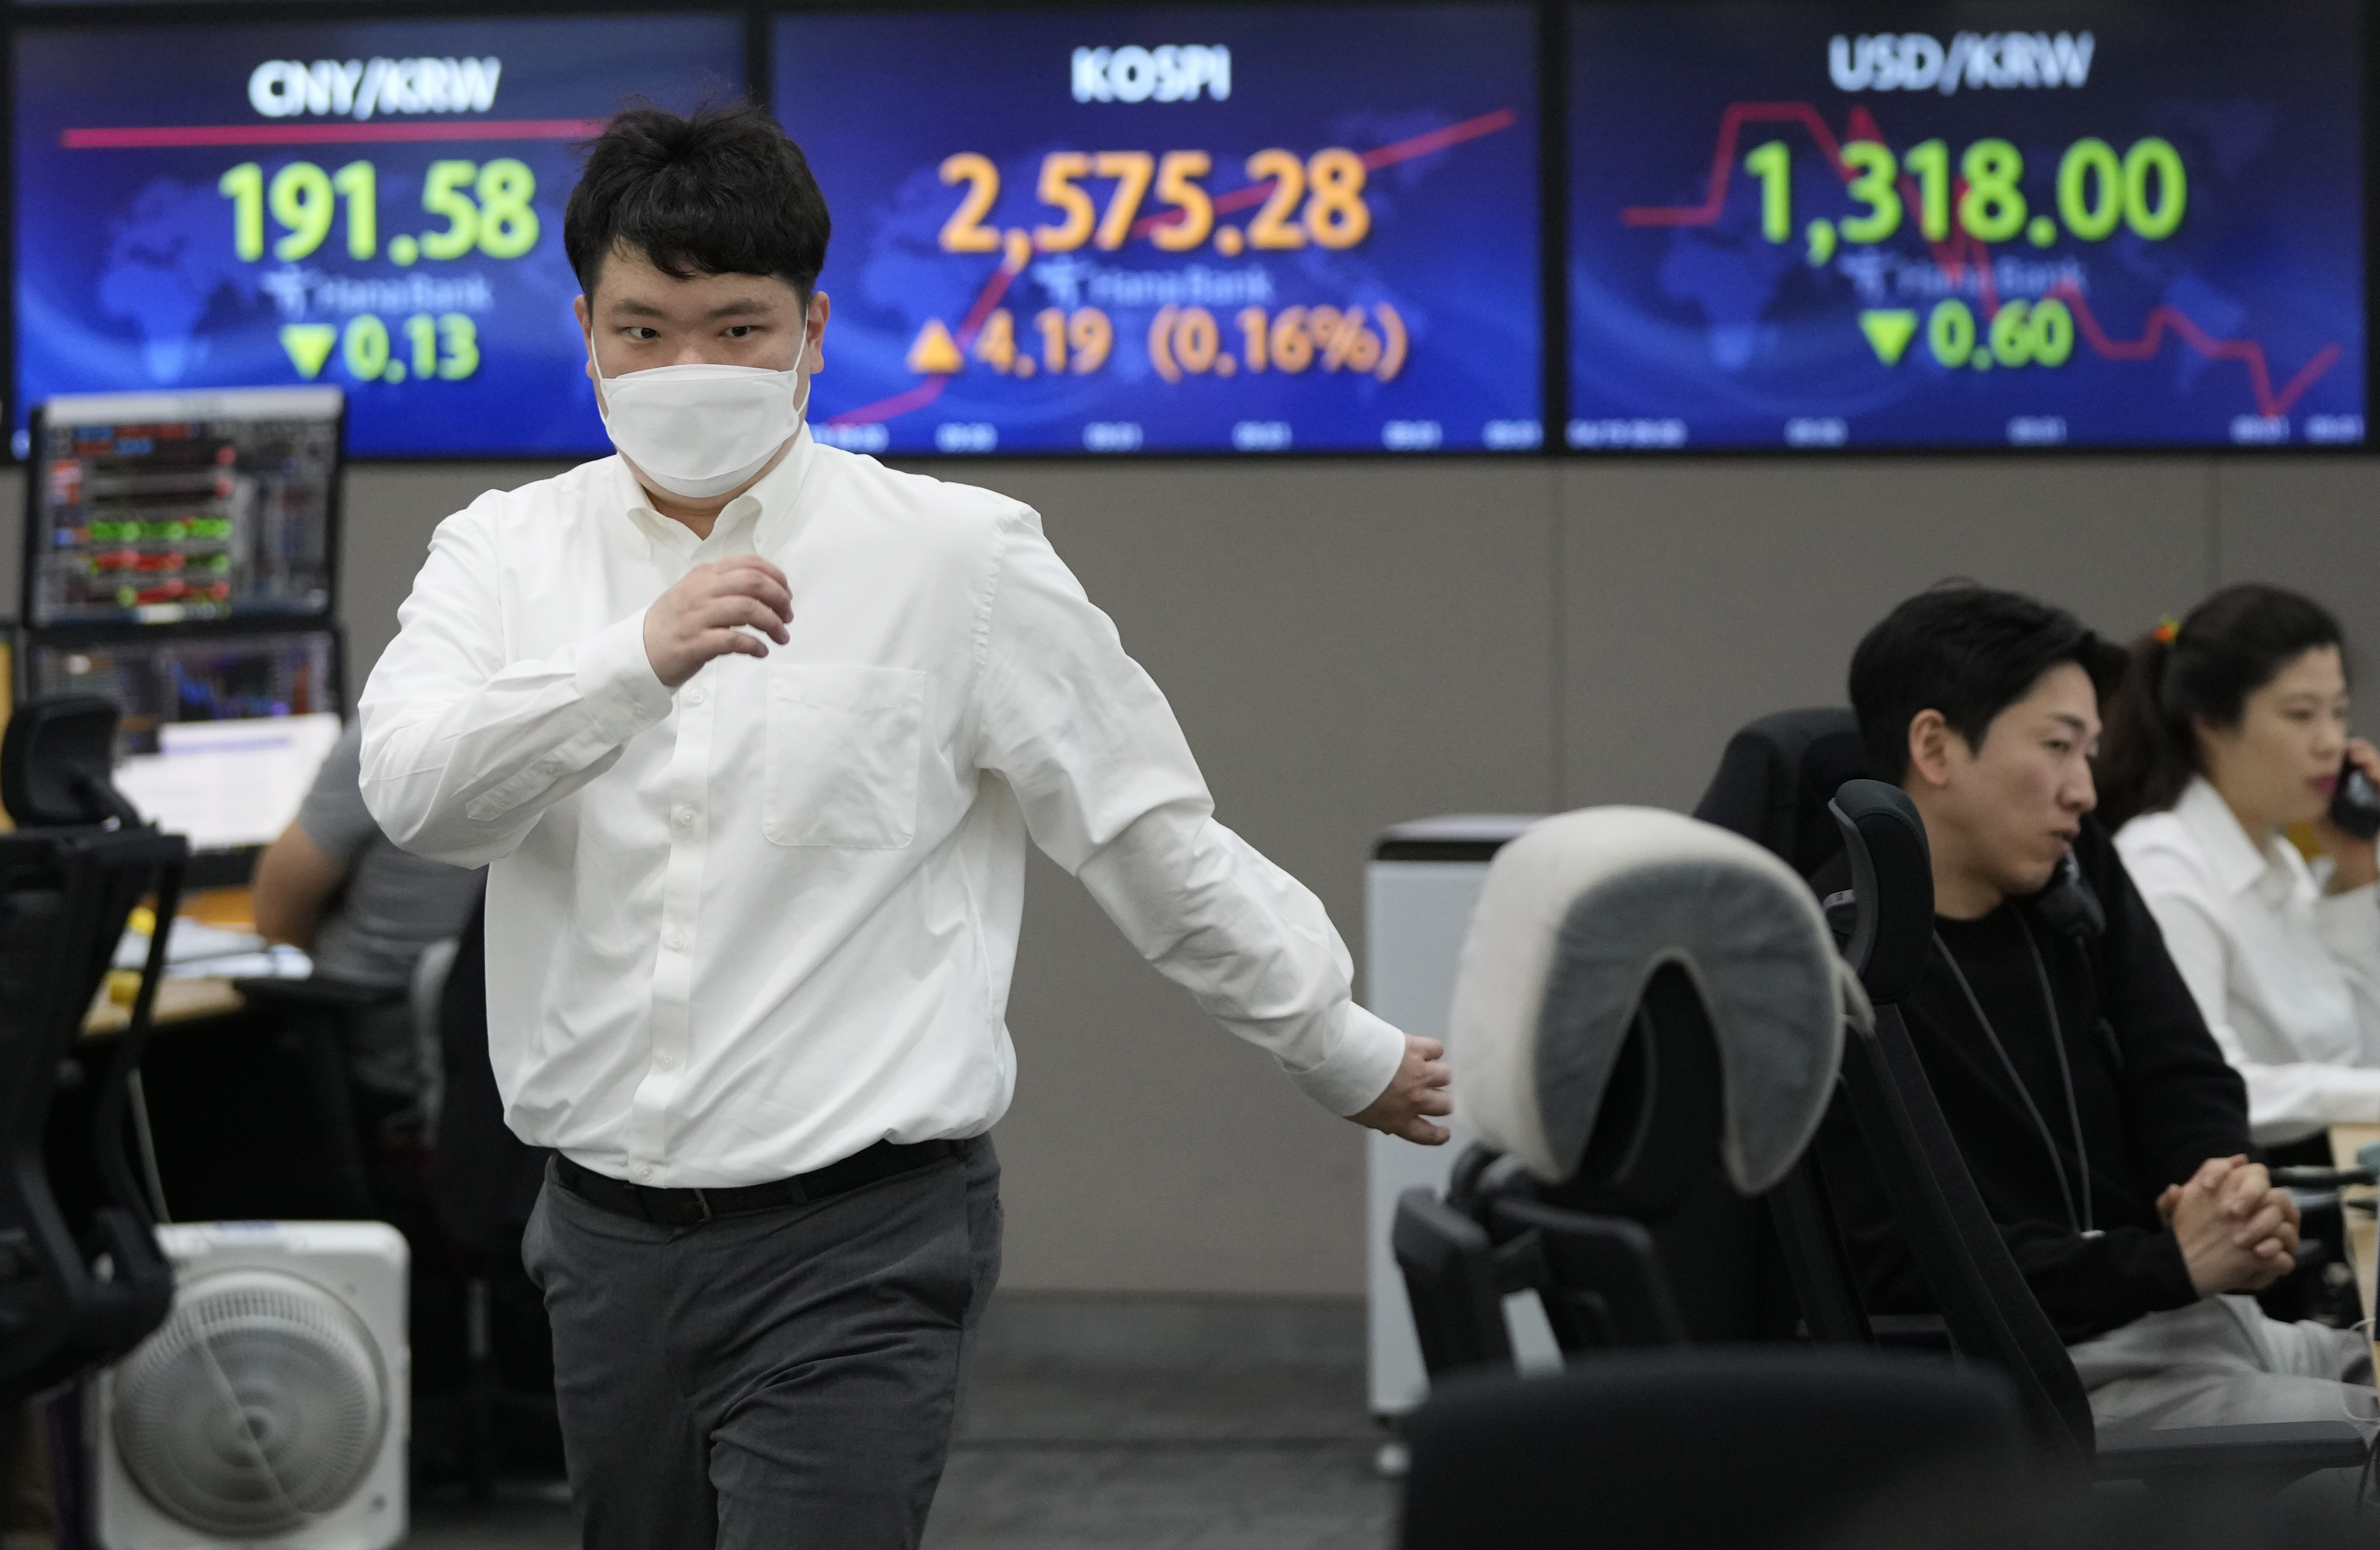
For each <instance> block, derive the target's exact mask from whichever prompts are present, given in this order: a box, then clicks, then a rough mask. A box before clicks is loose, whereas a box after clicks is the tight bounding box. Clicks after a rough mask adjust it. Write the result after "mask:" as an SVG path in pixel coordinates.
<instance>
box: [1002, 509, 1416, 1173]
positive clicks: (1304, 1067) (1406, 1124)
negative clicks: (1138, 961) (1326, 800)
mask: <svg viewBox="0 0 2380 1550" xmlns="http://www.w3.org/2000/svg"><path fill="white" fill-rule="evenodd" d="M983 641H984V645H983V648H982V653H983V655H982V671H981V676H980V679H979V687H978V699H977V713H978V715H979V718H980V725H979V730H978V737H977V743H978V749H979V752H978V763H979V764H980V765H981V767H982V768H984V769H989V770H991V771H994V772H995V773H997V774H999V775H1000V776H1001V777H1002V779H1004V780H1005V781H1007V782H1008V784H1009V787H1010V789H1011V790H1013V791H1014V793H1015V794H1016V799H1017V802H1018V804H1019V805H1020V806H1021V807H1022V808H1023V810H1024V814H1025V821H1026V827H1027V828H1028V829H1030V831H1031V832H1032V835H1033V839H1034V842H1036V843H1037V844H1038V845H1039V846H1040V847H1041V849H1042V850H1043V851H1044V852H1046V853H1048V854H1049V855H1050V858H1051V859H1052V860H1054V861H1056V862H1057V863H1058V864H1059V865H1060V866H1063V867H1065V868H1066V870H1067V871H1069V872H1071V873H1073V874H1074V875H1075V876H1076V877H1077V878H1081V879H1082V882H1083V885H1084V886H1085V887H1086V888H1087V889H1088V890H1090V891H1091V895H1092V897H1094V898H1096V899H1097V900H1098V901H1099V905H1100V907H1101V908H1102V909H1104V910H1105V911H1106V912H1107V914H1108V916H1109V918H1111V920H1113V921H1114V922H1115V923H1116V926H1117V927H1118V928H1119V929H1121V930H1122V931H1123V934H1124V936H1125V938H1127V939H1129V940H1130V941H1131V942H1132V944H1133V945H1134V946H1135V948H1137V949H1138V950H1139V951H1140V953H1141V956H1143V957H1144V958H1146V959H1147V960H1148V961H1149V963H1152V964H1154V965H1155V966H1156V967H1157V969H1158V970H1159V971H1160V973H1162V974H1163V975H1166V977H1168V978H1169V979H1172V980H1173V981H1174V982H1175V983H1176V984H1179V985H1181V986H1183V987H1184V988H1186V989H1188V990H1189V991H1190V992H1191V994H1192V995H1193V996H1195V997H1196V999H1197V1000H1198V1004H1199V1005H1200V1006H1201V1007H1202V1008H1204V1009H1205V1010H1206V1011H1207V1013H1208V1015H1209V1016H1211V1017H1213V1018H1214V1019H1215V1020H1216V1021H1217V1022H1219V1023H1221V1024H1222V1025H1223V1026H1224V1027H1226V1028H1228V1029H1230V1030H1231V1031H1232V1032H1233V1033H1234V1034H1237V1035H1239V1036H1240V1037H1242V1038H1244V1039H1246V1040H1247V1041H1248V1042H1249V1043H1251V1044H1254V1045H1257V1046H1258V1047H1261V1048H1263V1049H1265V1050H1267V1051H1268V1052H1269V1053H1270V1054H1271V1055H1272V1057H1273V1058H1274V1060H1278V1061H1279V1062H1280V1063H1281V1069H1282V1070H1283V1071H1285V1072H1288V1073H1289V1076H1290V1078H1291V1080H1293V1081H1294V1082H1295V1083H1296V1084H1298V1085H1299V1086H1300V1087H1301V1088H1303V1089H1304V1090H1305V1093H1306V1095H1307V1096H1310V1097H1312V1098H1313V1099H1314V1100H1315V1101H1316V1102H1317V1103H1319V1104H1321V1105H1322V1106H1323V1107H1324V1108H1328V1109H1330V1111H1331V1112H1332V1113H1334V1114H1339V1115H1342V1116H1345V1117H1346V1118H1348V1119H1351V1120H1356V1121H1357V1122H1358V1123H1361V1124H1366V1125H1369V1126H1371V1127H1372V1128H1374V1129H1377V1130H1381V1131H1385V1132H1389V1133H1390V1134H1393V1135H1402V1136H1404V1137H1406V1138H1407V1139H1409V1140H1414V1141H1419V1142H1423V1143H1426V1144H1437V1143H1439V1142H1442V1141H1444V1140H1445V1139H1446V1134H1447V1132H1446V1131H1445V1130H1444V1129H1443V1128H1442V1127H1440V1126H1438V1125H1435V1124H1432V1123H1430V1122H1429V1120H1430V1119H1431V1117H1434V1116H1437V1115H1441V1114H1444V1113H1446V1112H1448V1111H1449V1104H1448V1100H1447V1097H1446V1094H1445V1084H1446V1069H1445V1067H1444V1065H1443V1064H1442V1063H1441V1062H1440V1060H1439V1056H1440V1055H1441V1054H1442V1053H1443V1051H1442V1050H1440V1049H1439V1047H1438V1045H1437V1044H1436V1041H1434V1040H1427V1039H1410V1038H1408V1037H1407V1036H1406V1035H1403V1033H1400V1032H1399V1031H1398V1030H1397V1029H1395V1028H1393V1027H1390V1025H1389V1024H1388V1023H1384V1022H1382V1021H1381V1020H1380V1019H1378V1018H1377V1017H1375V1016H1373V1015H1372V1014H1371V1013H1370V1012H1368V1011H1365V1010H1364V1009H1363V1008H1362V1007H1360V1006H1357V1005H1356V1004H1355V1003H1354V997H1353V990H1354V982H1353V976H1354V960H1353V959H1352V958H1351V957H1350V955H1349V954H1348V951H1347V947H1346V944H1345V943H1344V942H1343V941H1342V940H1341V939H1340V937H1339V933H1338V932H1337V931H1336V930H1335V929H1333V928H1332V926H1331V924H1330V917H1329V916H1328V915H1327V914H1325V913H1324V911H1323V908H1322V904H1321V902H1320V901H1319V900H1318V899H1316V898H1315V897H1314V895H1313V894H1312V893H1311V892H1310V891H1308V890H1306V889H1305V887H1304V886H1303V885H1302V884H1300V883H1299V882H1298V881H1297V880H1296V879H1295V878H1292V877H1291V876H1290V875H1289V874H1288V873H1286V872H1284V871H1282V870H1281V868H1280V867H1278V866H1274V865H1273V864H1272V863H1271V862H1270V861H1269V860H1267V859H1266V858H1265V857H1264V856H1263V855H1261V854H1258V853H1257V851H1256V849H1255V848H1254V847H1252V846H1251V845H1249V844H1248V843H1247V842H1245V841H1244V840H1242V839H1241V838H1240V837H1239V836H1238V835H1237V834H1234V833H1233V832H1232V831H1231V830H1230V829H1226V828H1225V827H1224V826H1223V825H1221V824H1220V823H1218V822H1216V821H1215V816H1214V802H1213V799H1212V798H1211V797H1210V796H1209V795H1208V792H1207V785H1206V781H1205V780H1204V779H1203V778H1202V777H1201V776H1200V774H1199V772H1198V766H1197V761H1196V759H1194V758H1193V757H1191V754H1190V748H1189V745H1188V744H1187V742H1186V741H1185V740H1184V738H1183V735H1182V729H1181V727H1180V726H1179V725H1178V724H1177V723H1176V722H1175V721H1174V718H1173V711H1172V707H1171V706H1169V705H1167V704H1166V702H1165V696H1163V695H1162V694H1160V692H1159V691H1158V688H1157V685H1156V684H1154V683H1152V682H1150V680H1149V677H1148V675H1147V673H1146V672H1142V671H1141V669H1140V666H1139V664H1138V663H1136V662H1135V661H1134V660H1132V659H1131V658H1130V657H1128V656H1126V655H1125V654H1124V650H1123V643H1122V642H1121V641H1120V640H1119V639H1118V638H1117V636H1116V632H1115V626H1114V625H1113V624H1111V622H1110V621H1109V619H1108V617H1107V615H1105V614H1104V613H1101V612H1099V610H1098V609H1097V608H1095V607H1093V606H1092V605H1091V602H1090V599H1088V598H1087V597H1086V596H1085V595H1084V593H1083V589H1082V587H1081V585H1080V584H1079V583H1077V582H1076V581H1075V577H1074V575H1072V573H1070V572H1069V571H1068V570H1067V569H1066V567H1065V565H1064V564H1063V563H1062V562H1061V561H1060V560H1059V558H1058V556H1057V554H1056V553H1055V551H1052V550H1051V549H1050V545H1049V543H1048V541H1047V540H1045V539H1043V538H1042V536H1041V529H1040V524H1039V521H1038V518H1036V517H1034V515H1032V514H1031V513H1030V512H1027V511H1025V510H1023V509H1022V508H1019V509H1018V510H1017V511H1016V512H1015V513H1014V514H1013V515H1009V516H1007V517H1004V518H1003V519H1002V533H1001V536H1000V551H999V556H998V575H997V577H996V580H995V588H994V591H993V595H992V599H991V603H990V612H989V617H988V619H987V621H986V625H985V629H984V633H983Z"/></svg>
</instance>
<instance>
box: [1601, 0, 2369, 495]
mask: <svg viewBox="0 0 2380 1550" xmlns="http://www.w3.org/2000/svg"><path fill="white" fill-rule="evenodd" d="M1569 23H1570V45H1569V46H1570V50H1571V57H1570V61H1569V73H1570V88H1569V90H1570V102H1571V110H1570V112H1571V118H1570V127H1569V156H1570V168H1569V176H1570V264H1569V267H1570V274H1569V285H1570V355H1571V361H1570V367H1571V416H1572V418H1571V421H1570V424H1569V426H1568V427H1567V440H1568V442H1569V444H1570V445H1571V446H1573V447H1574V448H1580V449H1588V450H1599V449H1609V448H1637V449H1677V448H1686V447H1841V446H1850V447H1862V446H1942V447H1952V446H1994V445H2001V446H2005V445H2011V444H2013V445H2020V446H2038V445H2058V444H2069V445H2085V446H2220V445H2234V444H2241V445H2274V444H2299V445H2302V444H2334V445H2335V444H2350V445H2352V444H2361V443H2362V442H2363V440H2364V384H2365V366H2364V336H2363V314H2364V284H2363V224H2364V214H2363V169H2362V143H2363V139H2362V136H2363V130H2362V102H2361V91H2362V70H2361V60H2362V40H2361V37H2360V33H2359V28H2358V24H2357V20H2356V10H2355V8H2354V6H2352V5H2351V4H2350V3H2349V0H2313V3H2308V0H2280V3H2258V4H2254V5H2249V4H2241V3H2237V0H2234V3H2228V4H2198V3H2192V0H2179V3H2171V0H2168V3H2159V4H2155V5H2137V6H2111V5H2089V4H2083V5H2075V4H2064V3H2061V4H2058V5H2054V6H2053V5H2046V4H2032V3H2026V0H2008V3H1993V4H1968V5H1942V6H1922V7H1921V6H1879V5H1862V6H1853V5H1842V4H1832V5H1829V4H1812V5H1791V6H1786V5H1754V4H1702V5H1658V6H1653V5H1624V6H1623V5H1591V6H1575V7H1573V10H1572V12H1571V14H1570V17H1569Z"/></svg>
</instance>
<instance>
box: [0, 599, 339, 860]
mask: <svg viewBox="0 0 2380 1550" xmlns="http://www.w3.org/2000/svg"><path fill="white" fill-rule="evenodd" d="M30 657H31V660H30V663H29V664H28V672H27V675H26V676H27V686H28V688H29V689H30V692H31V693H33V694H36V695H60V694H95V695H101V696H105V697H107V698H109V699H112V700H114V701H115V703H116V705H117V706H118V707H119V708H121V710H122V712H123V719H122V721H120V722H119V723H118V725H117V731H116V738H117V757H118V758H119V760H120V761H121V762H120V763H119V765H118V767H117V769H116V772H115V783H116V786H117V788H118V789H119V790H121V791H122V792H123V793H124V794H125V795H126V796H127V797H128V798H129V799H130V801H131V803H132V805H134V806H135V807H137V808H139V809H140V814H141V816H142V817H146V818H150V819H152V820H153V821H155V822H156V823H158V824H159V825H160V826H162V827H164V829H169V830H171V831H173V832H175V833H177V834H186V835H188V837H189V840H190V845H191V848H192V850H193V851H195V852H198V853H201V855H202V856H203V855H204V854H210V853H212V854H220V855H224V856H225V857H226V859H227V860H235V861H236V862H237V864H235V865H229V866H213V867H201V868H200V869H199V870H200V871H202V872H205V873H208V874H209V875H210V876H209V877H205V878H200V880H201V881H205V880H211V878H212V874H215V873H225V874H230V873H237V874H240V875H243V876H244V874H245V870H246V867H245V864H244V863H245V859H246V858H245V857H244V856H243V855H242V853H247V852H250V851H252V850H253V849H254V848H255V847H257V846H260V845H265V844H269V843H271V842H273V839H274V838H275V837H276V836H278V835H279V834H280V833H281V831H282V830H283V829H286V828H287V827H288V826H289V822H290V820H291V819H293V818H295V817H297V807H298V804H299V803H301V802H302V801H304V800H305V796H306V792H307V790H308V788H309V787H310V785H311V784H312V783H313V780H314V775H315V772H316V771H317V770H318V769H320V768H321V767H322V759H323V757H324V756H325V755H327V754H328V753H329V752H330V751H331V747H332V745H334V744H335V743H336V742H337V741H338V739H339V729H340V719H339V710H340V707H339V703H338V696H337V692H336V691H337V684H338V676H337V669H338V642H337V638H336V636H334V635H333V634H332V633H331V632H330V631H328V630H300V631H294V632H289V633H285V634H277V635H247V636H164V637H150V638H140V637H135V638H132V639H124V638H121V637H118V638H115V639H111V640H106V641H92V642H86V643H83V644H79V645H60V644H55V643H50V642H36V643H35V644H33V645H32V646H31V647H30Z"/></svg>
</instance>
